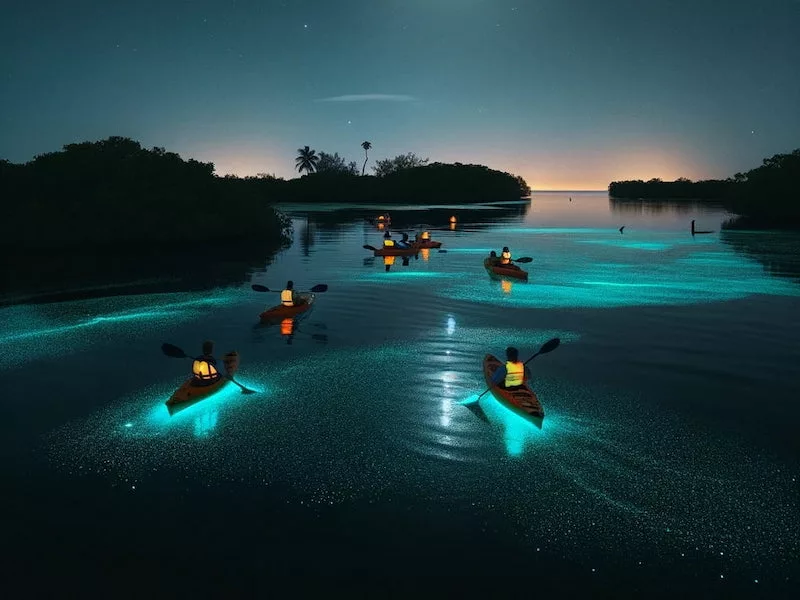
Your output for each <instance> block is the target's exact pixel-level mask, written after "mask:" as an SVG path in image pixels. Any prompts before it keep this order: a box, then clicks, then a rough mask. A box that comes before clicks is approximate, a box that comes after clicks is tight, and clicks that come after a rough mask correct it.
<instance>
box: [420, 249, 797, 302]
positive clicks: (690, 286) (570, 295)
mask: <svg viewBox="0 0 800 600" xmlns="http://www.w3.org/2000/svg"><path fill="white" fill-rule="evenodd" d="M662 237H663V236H662ZM584 241H585V242H587V243H586V245H587V246H593V247H595V248H596V250H594V251H593V252H592V254H589V255H587V254H585V253H575V252H574V250H570V247H569V246H567V247H564V246H548V247H546V250H547V251H548V252H549V253H547V254H544V253H542V254H539V255H537V256H536V257H535V260H534V262H533V263H532V264H531V265H530V266H529V267H527V269H526V270H528V271H529V279H528V284H527V285H519V286H515V287H514V289H513V293H512V294H504V293H503V290H502V289H498V288H496V287H495V288H493V287H488V286H476V285H475V284H474V281H463V282H462V281H459V280H454V281H452V282H449V283H450V285H444V286H441V287H439V288H435V289H434V290H433V291H434V293H436V294H438V295H440V296H442V297H445V298H454V299H457V300H465V301H471V302H478V303H482V304H500V303H502V304H503V305H507V306H516V307H526V308H572V307H575V308H584V307H589V308H602V307H619V306H645V305H676V304H694V303H705V302H715V301H724V300H733V299H737V298H744V297H747V296H750V295H752V294H756V293H760V294H768V295H779V296H793V297H796V296H800V286H797V285H795V284H793V283H792V282H791V281H788V280H784V279H780V278H774V277H771V276H769V275H767V274H765V272H764V269H763V267H762V266H761V265H760V264H759V263H757V262H756V261H754V260H752V259H749V258H747V257H746V256H742V255H739V254H735V253H734V251H733V250H731V249H729V248H727V247H725V246H720V245H719V244H720V242H717V243H716V244H717V245H716V247H717V248H718V250H717V251H710V250H709V248H708V245H702V246H699V245H696V244H694V243H683V242H675V243H673V242H672V240H669V241H660V240H659V241H656V242H639V241H637V242H635V243H636V244H641V243H652V244H654V246H653V247H652V249H653V250H655V249H656V248H661V247H662V246H663V245H667V246H670V247H669V248H668V250H666V251H663V252H654V251H647V252H642V253H641V257H640V259H639V260H638V261H637V260H636V255H635V254H634V253H632V252H631V249H630V248H626V247H622V246H620V245H619V243H614V244H602V243H594V242H593V241H586V240H584ZM573 248H574V246H573Z"/></svg>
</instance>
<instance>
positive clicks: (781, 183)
mask: <svg viewBox="0 0 800 600" xmlns="http://www.w3.org/2000/svg"><path fill="white" fill-rule="evenodd" d="M608 192H609V195H610V196H611V197H612V198H642V199H651V198H653V199H667V198H669V199H692V200H697V199H704V200H715V201H719V202H721V203H722V204H723V205H724V206H725V208H726V209H727V210H729V211H730V212H733V213H735V214H738V215H741V216H743V217H747V218H749V219H751V220H756V221H759V222H761V223H774V224H786V223H787V222H791V223H794V224H796V223H798V222H800V149H797V150H795V151H793V152H791V153H790V154H776V155H774V156H772V157H771V158H765V159H764V161H763V162H762V164H761V166H760V167H756V168H755V169H751V170H750V171H747V172H746V173H736V175H734V176H733V177H729V178H728V179H724V180H707V181H696V182H693V181H691V180H689V179H685V178H680V179H678V180H676V181H661V180H660V179H651V180H650V181H641V180H638V181H614V182H612V183H611V184H610V185H609V186H608Z"/></svg>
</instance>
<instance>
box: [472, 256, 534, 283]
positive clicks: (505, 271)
mask: <svg viewBox="0 0 800 600" xmlns="http://www.w3.org/2000/svg"><path fill="white" fill-rule="evenodd" d="M483 266H484V267H485V268H486V270H487V271H488V272H489V274H490V275H499V276H501V277H513V278H514V279H524V280H526V281H527V280H528V272H527V271H523V270H522V269H520V268H519V267H518V266H516V265H514V264H511V265H501V264H500V259H491V258H486V259H484V261H483Z"/></svg>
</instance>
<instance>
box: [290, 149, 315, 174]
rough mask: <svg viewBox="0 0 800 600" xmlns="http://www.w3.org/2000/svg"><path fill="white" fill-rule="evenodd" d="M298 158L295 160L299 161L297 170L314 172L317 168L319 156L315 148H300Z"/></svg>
mask: <svg viewBox="0 0 800 600" xmlns="http://www.w3.org/2000/svg"><path fill="white" fill-rule="evenodd" d="M297 152H298V153H299V154H298V155H297V158H296V159H295V162H296V163H297V170H298V171H300V172H301V173H302V172H303V171H305V172H306V173H313V172H314V171H316V170H317V163H318V162H319V156H317V153H316V151H315V150H312V149H311V148H309V147H308V146H305V147H304V148H298V149H297Z"/></svg>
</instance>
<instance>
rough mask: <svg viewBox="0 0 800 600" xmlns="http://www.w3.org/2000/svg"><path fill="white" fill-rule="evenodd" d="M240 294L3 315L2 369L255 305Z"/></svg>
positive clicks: (14, 310)
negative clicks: (241, 305)
mask: <svg viewBox="0 0 800 600" xmlns="http://www.w3.org/2000/svg"><path fill="white" fill-rule="evenodd" d="M249 301H250V296H249V295H246V294H245V293H242V292H241V291H239V290H221V291H218V292H202V293H197V294H147V295H138V296H113V297H108V298H92V299H87V300H81V301H71V302H63V303H52V304H47V305H28V304H24V305H16V306H10V307H7V308H3V309H0V343H4V344H6V345H7V347H8V348H9V351H7V352H3V353H0V368H9V367H13V366H18V365H20V364H24V363H26V362H29V361H31V360H35V359H39V358H42V357H47V356H64V355H68V354H73V353H75V352H78V351H80V350H82V349H84V348H86V347H87V346H90V345H92V344H94V343H97V342H101V341H104V340H107V339H109V338H111V337H120V338H125V339H134V338H136V337H138V336H142V335H146V334H149V333H151V332H153V331H158V330H160V329H161V328H162V327H163V325H164V324H165V323H169V324H174V323H178V322H185V321H188V320H191V319H193V318H197V317H198V316H201V315H204V314H207V313H208V312H210V311H213V310H216V309H218V308H219V307H222V306H230V305H232V304H235V303H244V302H249Z"/></svg>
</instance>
